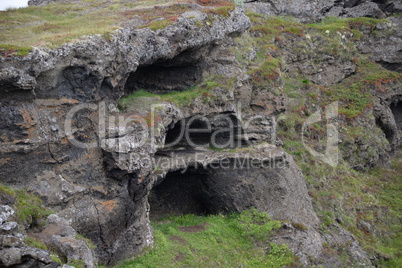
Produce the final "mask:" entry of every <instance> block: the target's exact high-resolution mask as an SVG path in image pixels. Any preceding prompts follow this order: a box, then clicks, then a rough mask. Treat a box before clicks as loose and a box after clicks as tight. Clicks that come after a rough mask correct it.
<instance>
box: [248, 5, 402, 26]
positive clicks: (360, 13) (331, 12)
mask: <svg viewBox="0 0 402 268" xmlns="http://www.w3.org/2000/svg"><path fill="white" fill-rule="evenodd" d="M246 2H247V1H246ZM246 6H247V7H249V8H251V9H252V10H254V11H256V12H258V13H263V14H267V15H285V16H294V17H296V18H298V19H299V20H300V21H301V22H313V21H319V20H322V19H323V18H325V17H327V16H339V17H352V18H356V17H370V18H385V17H386V16H388V15H391V14H395V13H400V12H401V1H400V0H395V1H392V0H386V1H365V0H341V1H335V0H331V1H325V0H309V1H296V0H288V1H280V0H269V1H264V0H261V1H257V3H254V2H253V1H250V3H247V4H246Z"/></svg>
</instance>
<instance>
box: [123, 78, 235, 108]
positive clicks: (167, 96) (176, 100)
mask: <svg viewBox="0 0 402 268" xmlns="http://www.w3.org/2000/svg"><path fill="white" fill-rule="evenodd" d="M234 82H235V79H228V78H225V77H222V76H211V77H209V78H208V79H206V80H205V81H204V82H202V83H200V84H198V85H195V86H193V87H190V88H189V89H187V90H184V91H172V92H169V93H164V94H155V93H151V92H149V91H146V90H144V89H140V90H136V91H134V92H133V93H131V94H130V95H127V96H124V97H122V98H121V99H120V100H119V104H118V107H119V108H120V110H127V108H128V107H130V105H132V104H133V103H134V102H135V101H138V100H140V99H141V98H154V100H153V102H155V103H156V102H158V101H167V102H171V103H173V104H175V105H177V106H178V107H185V106H188V105H190V104H191V103H192V102H193V101H194V100H195V99H196V98H200V99H201V101H202V102H203V103H208V102H210V101H213V100H215V99H216V96H215V95H214V94H213V93H212V90H213V89H215V88H218V87H219V88H222V89H228V88H230V87H232V86H233V84H234Z"/></svg>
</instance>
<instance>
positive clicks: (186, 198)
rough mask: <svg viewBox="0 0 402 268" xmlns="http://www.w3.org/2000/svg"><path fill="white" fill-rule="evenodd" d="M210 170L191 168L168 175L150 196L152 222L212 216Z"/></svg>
mask: <svg viewBox="0 0 402 268" xmlns="http://www.w3.org/2000/svg"><path fill="white" fill-rule="evenodd" d="M207 180H208V170H206V169H204V168H194V167H189V168H187V169H186V170H178V171H173V172H169V173H167V175H166V177H165V178H164V179H163V180H162V181H161V182H160V183H159V184H158V185H156V186H155V187H154V188H153V189H152V190H151V192H150V194H149V196H148V201H149V204H150V218H151V220H158V219H161V218H165V217H167V216H170V215H172V216H180V215H185V214H194V215H207V214H210V210H209V205H208V196H207V194H206V189H207V183H206V182H207Z"/></svg>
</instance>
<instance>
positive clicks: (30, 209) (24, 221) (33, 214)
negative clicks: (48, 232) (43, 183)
mask: <svg viewBox="0 0 402 268" xmlns="http://www.w3.org/2000/svg"><path fill="white" fill-rule="evenodd" d="M0 196H1V198H0V199H1V200H12V201H13V205H12V207H13V209H14V211H15V214H14V215H13V217H12V218H13V220H14V221H16V222H18V223H19V224H21V225H23V226H26V227H30V226H38V227H41V226H44V224H45V221H46V218H47V216H49V215H50V214H52V212H51V211H50V210H48V209H46V208H44V207H43V205H42V201H41V200H40V199H39V197H37V196H35V195H31V194H28V193H27V192H26V191H24V190H14V189H12V188H11V187H8V186H5V185H2V184H0Z"/></svg>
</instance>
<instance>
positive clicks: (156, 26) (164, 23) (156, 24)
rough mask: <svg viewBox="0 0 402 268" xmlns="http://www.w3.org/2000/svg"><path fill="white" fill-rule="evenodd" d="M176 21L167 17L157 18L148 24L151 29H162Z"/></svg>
mask: <svg viewBox="0 0 402 268" xmlns="http://www.w3.org/2000/svg"><path fill="white" fill-rule="evenodd" d="M173 23H174V21H172V20H171V19H165V20H157V21H153V22H151V23H150V24H149V25H148V28H149V29H151V30H152V31H156V30H160V29H165V28H166V27H167V26H169V25H172V24H173Z"/></svg>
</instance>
